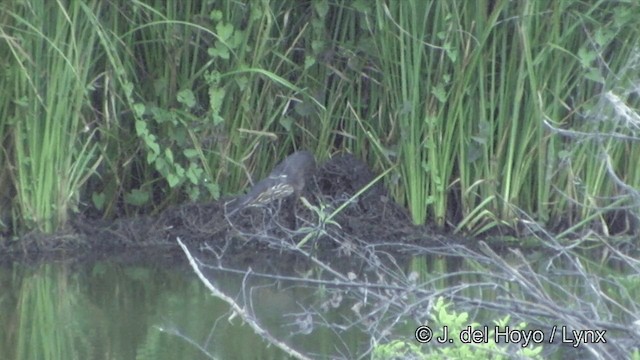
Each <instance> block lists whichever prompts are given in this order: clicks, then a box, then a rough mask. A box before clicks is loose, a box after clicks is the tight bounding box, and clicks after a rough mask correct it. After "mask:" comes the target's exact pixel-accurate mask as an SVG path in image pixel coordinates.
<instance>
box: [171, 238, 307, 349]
mask: <svg viewBox="0 0 640 360" xmlns="http://www.w3.org/2000/svg"><path fill="white" fill-rule="evenodd" d="M176 240H177V241H178V244H179V245H180V247H181V248H182V251H183V252H184V254H185V255H186V256H187V259H189V264H190V265H191V267H192V268H193V271H194V272H195V273H196V275H198V277H199V278H200V281H202V283H203V284H204V285H205V286H206V287H207V288H208V289H209V290H211V292H212V293H213V295H214V296H216V297H218V298H219V299H221V300H223V301H225V302H226V303H227V304H229V306H231V308H232V309H233V311H234V312H235V313H236V314H238V315H239V316H240V317H241V318H242V320H244V322H246V323H247V324H249V326H251V328H252V329H253V331H255V333H256V334H258V335H259V336H262V337H263V338H265V339H267V341H269V342H270V343H271V344H274V345H275V346H277V347H278V348H280V349H281V350H282V351H284V352H285V353H287V354H289V355H291V356H294V357H296V358H297V359H309V360H311V358H308V357H306V356H304V355H303V354H301V353H299V352H298V351H296V350H295V349H293V348H291V347H289V345H287V344H285V343H284V342H282V341H280V340H278V339H276V338H275V337H273V336H272V335H271V334H270V333H269V332H268V331H267V330H265V329H263V328H262V327H261V326H260V325H259V324H258V323H257V322H256V321H255V320H254V319H253V317H252V316H251V315H250V314H248V313H247V312H246V311H245V310H244V309H243V308H241V307H240V305H238V303H236V302H235V301H234V300H233V299H232V298H231V297H229V296H227V295H225V294H224V293H223V292H222V291H220V290H218V289H217V288H216V287H215V286H213V284H211V282H210V281H209V280H208V279H207V278H206V277H205V276H204V274H203V273H202V272H201V271H200V268H199V267H198V264H197V263H196V260H195V259H194V258H193V256H192V255H191V253H190V252H189V249H187V247H186V246H185V245H184V244H183V243H182V241H180V238H179V237H178V238H176Z"/></svg>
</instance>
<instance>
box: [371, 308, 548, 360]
mask: <svg viewBox="0 0 640 360" xmlns="http://www.w3.org/2000/svg"><path fill="white" fill-rule="evenodd" d="M450 306H451V303H445V302H444V299H443V298H442V297H439V298H438V300H437V301H436V303H435V305H434V307H433V318H434V322H433V324H432V326H431V328H432V329H433V328H437V329H442V328H443V327H445V326H446V327H447V328H448V331H449V334H448V338H449V339H453V340H454V341H453V342H452V344H453V345H451V346H422V347H420V346H418V345H416V343H411V342H407V341H404V340H394V341H392V342H390V343H388V344H382V345H378V346H376V348H375V349H374V351H373V356H372V358H373V359H378V360H382V359H478V358H482V359H496V360H497V359H510V358H512V357H513V356H514V355H515V356H517V357H519V358H526V359H541V358H542V357H540V352H541V351H542V346H533V345H530V346H527V347H525V348H520V349H519V350H518V352H517V354H509V353H507V352H506V351H505V349H504V347H503V346H501V345H499V344H498V343H496V342H495V337H494V335H495V329H496V328H499V329H501V330H503V329H505V327H506V326H508V324H509V319H510V316H509V315H507V316H505V317H504V318H502V319H499V320H496V321H494V325H495V327H494V328H493V329H492V330H490V331H489V332H488V334H487V335H488V336H487V339H488V341H487V342H474V343H469V344H465V343H463V342H461V341H460V339H461V338H460V333H461V332H462V331H463V330H465V329H469V328H470V329H481V328H482V327H481V325H480V324H478V323H472V324H469V323H468V322H467V321H468V319H469V314H468V313H466V312H462V313H458V312H456V311H455V310H451V309H449V308H450ZM526 327H527V324H526V323H524V322H521V323H520V324H518V325H517V326H516V327H515V328H516V329H525V328H526ZM512 328H513V327H512ZM485 329H486V328H485ZM436 336H442V334H437V335H436V334H434V339H435V337H436ZM431 341H432V342H433V341H434V340H431Z"/></svg>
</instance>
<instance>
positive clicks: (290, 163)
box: [227, 150, 316, 216]
mask: <svg viewBox="0 0 640 360" xmlns="http://www.w3.org/2000/svg"><path fill="white" fill-rule="evenodd" d="M315 170H316V160H315V158H314V157H313V155H312V154H311V153H310V152H309V151H306V150H300V151H296V152H294V153H293V154H291V155H289V156H287V157H286V158H285V159H284V160H282V162H280V163H279V164H278V165H276V167H275V168H273V170H272V171H271V173H269V176H267V177H266V178H264V179H262V180H260V181H259V182H258V183H257V184H255V185H254V186H253V187H252V188H251V190H249V192H248V193H247V194H246V195H244V196H241V197H240V198H238V199H237V200H236V201H235V202H233V203H232V204H231V210H230V211H228V212H227V216H231V215H233V214H235V213H236V212H237V211H239V210H242V209H244V208H247V207H251V206H261V205H267V204H269V203H271V202H273V201H276V200H280V199H284V198H286V197H289V196H291V195H294V196H295V198H296V199H298V198H299V197H300V193H302V190H303V189H304V187H305V184H306V183H307V181H308V180H309V179H310V178H311V177H312V176H313V174H314V173H315Z"/></svg>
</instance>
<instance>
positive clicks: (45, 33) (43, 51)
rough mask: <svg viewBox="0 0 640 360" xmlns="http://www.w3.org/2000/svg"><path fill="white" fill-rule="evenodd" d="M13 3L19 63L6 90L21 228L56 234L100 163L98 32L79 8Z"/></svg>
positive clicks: (12, 43) (12, 37)
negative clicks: (94, 120)
mask: <svg viewBox="0 0 640 360" xmlns="http://www.w3.org/2000/svg"><path fill="white" fill-rule="evenodd" d="M11 5H14V7H13V8H8V7H3V17H4V18H5V19H7V20H8V21H9V22H10V24H7V25H5V26H3V30H2V35H3V37H4V38H5V39H7V42H6V44H7V47H8V49H9V51H10V54H11V57H12V61H11V62H10V65H9V69H7V70H6V71H7V73H8V74H9V77H8V79H7V80H8V81H5V82H3V89H2V92H3V93H4V94H5V97H4V99H5V103H4V104H3V107H4V108H5V109H10V113H9V114H7V117H6V118H4V119H3V122H5V124H7V125H8V126H9V129H10V130H9V131H10V134H11V146H12V149H10V150H9V152H8V153H9V154H11V155H12V167H11V170H10V172H11V177H12V179H14V182H13V186H14V187H15V189H16V193H17V201H16V203H15V204H16V206H15V208H14V209H13V210H14V223H15V224H18V225H20V224H22V225H23V226H24V227H26V228H37V229H40V230H42V231H45V232H49V231H52V230H53V229H55V228H57V227H58V226H60V225H61V224H64V223H65V222H66V220H67V215H68V213H69V211H70V210H72V209H73V208H75V206H76V205H77V204H78V201H79V191H80V189H81V186H82V184H83V183H84V181H85V180H86V179H87V177H88V176H89V175H90V174H91V173H92V171H93V169H94V168H95V166H96V165H97V164H98V162H99V158H98V157H97V156H96V144H95V143H93V142H92V141H91V140H92V139H91V137H92V136H93V135H94V132H93V130H92V128H91V127H90V126H89V124H90V122H91V118H90V115H91V114H90V112H89V111H88V110H89V109H88V104H89V103H90V101H89V97H90V90H91V76H92V72H91V71H92V66H93V64H92V62H93V61H94V58H93V49H94V46H93V45H94V40H95V38H94V36H95V33H94V32H93V31H91V25H90V23H88V22H87V21H86V20H85V19H84V18H83V17H82V16H81V15H82V13H81V11H80V7H79V6H78V5H77V4H76V6H70V7H63V6H62V4H60V3H53V2H47V1H32V2H30V3H29V4H26V3H24V4H19V3H13V4H11ZM9 31H10V33H9ZM5 114H6V113H5Z"/></svg>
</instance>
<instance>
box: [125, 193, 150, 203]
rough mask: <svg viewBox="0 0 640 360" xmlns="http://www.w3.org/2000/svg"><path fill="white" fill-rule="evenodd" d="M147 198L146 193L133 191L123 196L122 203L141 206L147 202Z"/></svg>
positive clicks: (147, 194)
mask: <svg viewBox="0 0 640 360" xmlns="http://www.w3.org/2000/svg"><path fill="white" fill-rule="evenodd" d="M149 198H150V196H149V192H148V191H144V190H140V189H133V190H131V192H129V193H128V194H125V196H124V201H125V202H126V203H127V204H129V205H134V206H142V205H144V204H146V203H147V202H148V201H149Z"/></svg>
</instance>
